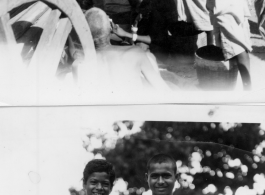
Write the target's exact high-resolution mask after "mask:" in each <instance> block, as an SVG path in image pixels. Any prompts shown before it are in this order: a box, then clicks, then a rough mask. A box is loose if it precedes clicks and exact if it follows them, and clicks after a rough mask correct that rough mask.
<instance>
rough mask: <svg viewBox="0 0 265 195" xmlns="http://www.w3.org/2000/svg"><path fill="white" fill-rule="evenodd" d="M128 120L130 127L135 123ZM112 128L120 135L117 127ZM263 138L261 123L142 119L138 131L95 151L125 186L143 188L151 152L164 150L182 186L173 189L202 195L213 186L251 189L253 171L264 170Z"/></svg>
mask: <svg viewBox="0 0 265 195" xmlns="http://www.w3.org/2000/svg"><path fill="white" fill-rule="evenodd" d="M126 124H129V125H127V127H128V130H130V128H132V126H130V125H131V124H133V123H128V121H127V122H126ZM114 126H115V125H114ZM115 130H116V131H117V133H119V128H117V126H116V128H115ZM264 138H265V135H264V131H263V130H261V128H260V126H259V124H244V123H243V124H231V125H229V124H224V123H184V122H183V123H179V122H145V123H144V125H143V126H142V128H141V131H140V132H138V133H135V134H131V135H130V136H124V137H123V138H120V139H118V140H117V142H116V144H115V147H113V148H108V147H101V148H100V149H96V150H94V153H99V152H100V153H101V154H102V155H103V156H104V157H105V158H106V159H107V160H108V161H110V162H111V163H113V164H114V165H115V171H116V174H117V177H122V178H123V179H124V180H125V181H127V182H128V187H129V188H132V187H137V188H140V187H145V188H146V189H147V188H148V186H147V183H146V181H145V176H144V174H145V172H146V163H147V161H148V159H149V158H150V157H151V156H153V155H154V154H157V153H160V152H164V153H167V154H170V155H171V156H173V157H174V158H175V159H176V161H178V176H179V178H178V181H179V183H180V186H181V187H180V188H178V189H177V190H176V193H178V194H179V193H182V194H183V193H184V194H185V193H188V194H195V193H196V194H198V193H200V194H202V191H203V189H205V188H206V187H207V186H208V185H209V184H214V185H215V186H216V187H217V189H218V190H217V192H215V193H216V194H218V193H220V192H223V189H224V188H225V187H226V186H230V188H231V189H232V190H235V189H237V188H238V187H240V186H245V185H247V186H248V187H249V188H253V177H254V175H255V174H257V173H264V171H265V157H264V150H262V151H260V148H258V145H259V144H260V143H262V141H263V140H264ZM106 140H107V138H105V141H106ZM103 146H104V144H103ZM264 147H265V146H264ZM235 159H237V160H235ZM233 162H237V163H234V164H235V165H233ZM244 167H245V168H244ZM246 167H247V170H246ZM227 173H228V175H229V174H230V177H228V176H227ZM231 175H232V176H231ZM233 177H234V178H233ZM187 178H189V179H187ZM191 178H192V179H191ZM194 187H195V190H193V189H194Z"/></svg>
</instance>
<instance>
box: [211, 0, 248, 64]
mask: <svg viewBox="0 0 265 195" xmlns="http://www.w3.org/2000/svg"><path fill="white" fill-rule="evenodd" d="M207 8H208V9H209V10H210V18H211V22H212V24H213V26H214V43H215V45H217V46H220V47H222V49H223V52H224V55H225V58H226V59H230V58H232V57H234V56H236V55H238V54H240V53H242V52H244V51H245V50H246V51H249V52H250V51H252V47H251V41H250V29H249V24H248V17H250V11H249V8H248V0H240V1H239V0H207Z"/></svg>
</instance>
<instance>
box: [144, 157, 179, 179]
mask: <svg viewBox="0 0 265 195" xmlns="http://www.w3.org/2000/svg"><path fill="white" fill-rule="evenodd" d="M164 162H170V163H171V164H172V167H173V169H174V173H175V174H176V173H177V167H176V161H175V159H174V158H173V157H171V156H170V155H168V154H163V153H160V154H156V155H154V156H153V157H152V158H150V159H149V161H148V163H147V172H148V171H149V170H150V165H151V164H154V163H159V164H160V163H164Z"/></svg>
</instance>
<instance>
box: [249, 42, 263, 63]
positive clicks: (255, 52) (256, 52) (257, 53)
mask: <svg viewBox="0 0 265 195" xmlns="http://www.w3.org/2000/svg"><path fill="white" fill-rule="evenodd" d="M252 48H253V50H252V52H251V54H253V55H254V56H257V57H258V58H259V59H261V60H264V61H265V46H261V47H257V46H252ZM264 63H265V62H264Z"/></svg>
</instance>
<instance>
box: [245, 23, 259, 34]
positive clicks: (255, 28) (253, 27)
mask: <svg viewBox="0 0 265 195" xmlns="http://www.w3.org/2000/svg"><path fill="white" fill-rule="evenodd" d="M248 22H249V27H250V32H251V33H252V34H256V35H260V33H259V27H258V24H257V23H256V22H253V21H251V20H248Z"/></svg>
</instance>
